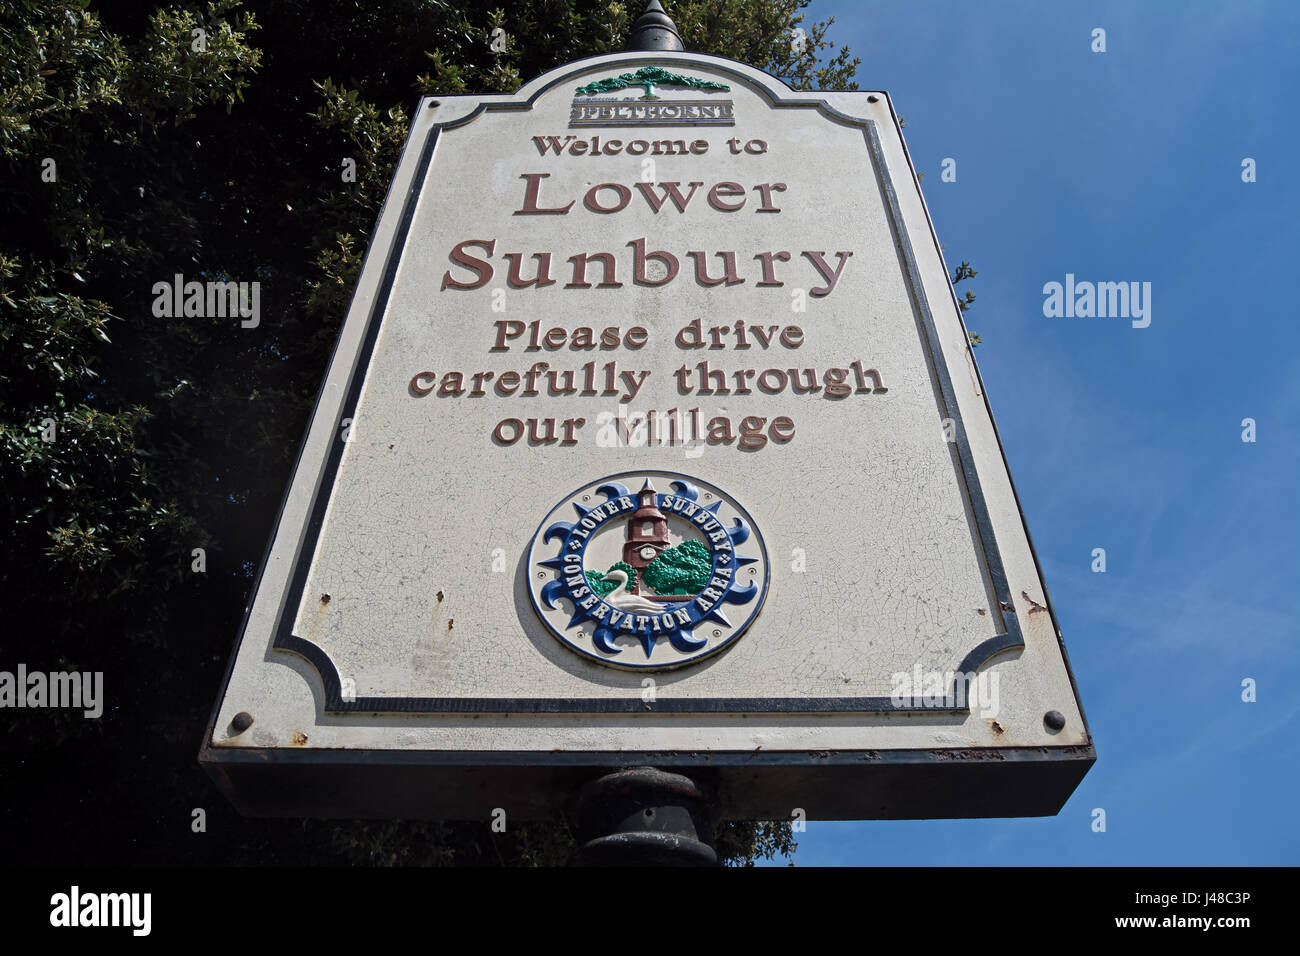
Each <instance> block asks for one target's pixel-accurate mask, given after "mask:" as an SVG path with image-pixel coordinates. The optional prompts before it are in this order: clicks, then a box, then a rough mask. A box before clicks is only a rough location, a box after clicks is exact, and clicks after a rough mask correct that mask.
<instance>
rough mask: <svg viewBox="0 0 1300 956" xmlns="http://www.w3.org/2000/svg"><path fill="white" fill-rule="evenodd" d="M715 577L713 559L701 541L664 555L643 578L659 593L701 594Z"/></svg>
mask: <svg viewBox="0 0 1300 956" xmlns="http://www.w3.org/2000/svg"><path fill="white" fill-rule="evenodd" d="M712 575H713V558H712V556H711V555H710V554H709V549H708V548H706V547H705V546H704V545H703V544H701V543H700V542H699V541H683V542H682V543H681V544H679V545H677V546H676V547H672V548H669V549H668V550H667V551H664V552H661V553H660V554H659V556H658V557H657V558H655V559H654V560H653V561H651V562H650V564H649V565H648V566H647V567H646V569H645V571H643V572H642V575H641V579H642V580H643V581H645V583H646V584H648V585H650V586H651V587H652V588H654V589H655V592H656V593H658V594H698V593H699V592H700V591H702V590H704V586H705V585H706V584H708V583H709V578H710V577H712Z"/></svg>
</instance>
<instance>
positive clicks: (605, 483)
mask: <svg viewBox="0 0 1300 956" xmlns="http://www.w3.org/2000/svg"><path fill="white" fill-rule="evenodd" d="M657 477H662V478H664V479H666V480H668V481H670V482H672V483H673V484H670V486H669V487H674V485H676V484H678V483H684V484H685V489H683V490H682V491H678V492H675V493H672V494H665V493H663V492H657V497H658V498H664V497H679V496H680V497H685V498H688V499H691V500H693V497H692V495H690V494H688V493H686V489H693V490H695V492H696V493H697V494H698V489H696V488H695V485H696V484H699V485H706V486H708V487H709V488H712V489H714V490H716V491H717V492H718V493H719V495H721V496H722V497H720V498H719V499H718V502H717V503H715V505H713V506H711V507H713V508H716V507H717V506H718V505H721V504H723V503H725V504H727V505H728V506H729V507H730V508H731V509H732V510H734V511H735V512H736V513H737V514H738V515H739V517H740V518H741V519H743V520H744V522H746V524H747V526H748V527H747V533H745V534H744V535H743V536H740V537H739V540H737V539H736V538H731V540H732V541H733V545H735V546H736V547H733V553H736V554H737V564H738V565H740V564H742V563H743V564H753V563H756V562H757V561H758V560H759V559H758V558H749V559H745V558H743V557H742V556H740V554H739V551H738V547H739V545H741V544H744V543H746V542H748V541H749V540H751V539H752V540H753V541H754V543H755V545H756V546H757V548H758V551H759V553H760V554H761V556H762V559H761V560H762V564H763V580H762V584H761V586H760V585H758V584H757V583H755V585H754V589H755V590H756V591H757V595H756V596H755V597H754V598H752V599H751V600H753V601H754V606H753V609H752V610H751V611H749V612H748V617H746V618H745V620H744V621H743V622H742V623H740V624H738V625H733V624H731V622H730V621H727V620H726V619H725V617H724V618H722V622H723V623H725V624H727V625H728V626H730V627H732V628H733V630H732V632H731V633H730V634H728V635H727V636H726V637H725V638H723V639H721V640H720V641H719V642H718V644H717V645H716V646H715V647H704V646H701V648H700V650H699V651H698V652H697V653H695V654H694V655H693V656H691V657H688V658H685V659H684V660H675V661H668V662H660V663H655V662H654V661H652V660H645V661H644V662H637V663H633V662H632V660H635V658H633V659H632V660H628V659H614V658H611V657H606V656H603V655H601V654H599V653H596V652H594V651H593V650H590V649H588V648H585V647H582V646H581V645H580V644H578V643H577V642H576V641H574V640H572V639H571V638H569V637H567V636H566V635H565V634H564V633H562V632H561V631H560V630H559V629H557V628H556V627H555V626H554V625H552V624H551V622H550V621H549V620H547V618H546V613H545V610H544V609H543V608H542V606H541V604H540V603H539V601H540V600H543V599H544V598H541V597H539V592H541V591H543V590H544V588H543V587H534V586H533V583H532V578H531V574H532V571H533V569H534V568H536V567H546V568H550V569H552V570H555V571H556V572H557V574H558V575H559V576H558V577H557V578H556V579H555V580H554V581H552V582H548V585H547V586H549V585H551V584H556V583H559V584H561V586H562V585H563V580H564V575H563V573H562V572H561V571H560V566H561V564H562V562H563V556H564V554H565V545H564V542H563V541H562V542H561V544H560V549H559V552H558V553H557V555H556V557H554V558H551V559H548V560H545V561H543V560H538V559H537V558H536V557H535V553H536V551H537V546H538V544H539V542H540V543H543V544H544V543H546V542H549V541H550V540H552V539H553V538H555V537H558V535H552V534H551V530H552V529H553V528H554V527H555V525H556V524H557V523H563V522H557V519H558V518H559V517H560V513H561V511H562V510H563V509H564V508H565V506H566V505H570V504H572V505H573V506H574V507H575V509H576V510H578V511H579V520H581V517H582V516H583V513H582V512H583V508H582V506H581V505H579V504H578V502H577V498H578V496H579V495H580V494H581V493H582V492H583V490H584V489H587V488H591V489H593V490H599V489H601V488H604V487H609V486H613V485H616V484H617V483H618V481H619V479H628V478H633V479H642V478H657ZM628 494H629V495H631V496H633V497H635V495H636V494H637V493H636V491H629V492H628ZM608 500H613V497H609V498H607V501H608ZM595 507H599V505H594V506H593V507H592V509H586V510H593V509H594V508H595ZM702 510H708V509H707V508H704V509H702ZM612 517H613V515H608V516H606V518H604V519H601V522H600V524H603V523H604V522H605V521H606V520H609V518H612ZM679 517H680V516H679ZM600 524H598V525H596V526H595V527H593V528H592V529H591V533H592V534H593V535H594V532H595V531H596V530H597V529H598V528H599V527H600ZM548 525H549V526H550V527H549V528H548ZM723 527H724V528H725V527H726V526H725V524H724V525H723ZM729 537H730V535H729ZM564 540H565V541H567V540H568V535H565V537H564ZM710 551H711V552H712V554H713V556H714V569H715V571H716V569H717V567H718V561H717V550H716V549H714V548H712V547H710ZM578 553H579V554H585V553H586V545H585V544H584V545H583V546H582V548H581V549H580V550H579V551H578ZM526 574H528V575H529V577H528V579H527V588H528V597H529V601H530V603H531V604H532V606H533V611H534V612H535V613H536V615H537V619H538V621H539V622H540V623H541V625H542V627H543V628H545V629H546V630H547V631H549V632H550V633H551V635H552V636H553V637H554V638H555V639H556V640H557V641H558V642H559V643H560V644H561V645H562V646H563V647H564V648H565V649H567V650H569V651H572V652H573V653H575V654H578V655H579V656H581V657H584V658H586V659H588V660H591V661H594V662H596V663H598V664H603V665H605V666H607V667H613V668H617V669H619V670H625V671H666V670H676V669H678V668H682V667H689V666H691V665H693V664H699V663H702V662H703V661H706V660H712V659H714V658H715V657H716V656H717V655H718V654H720V653H721V652H723V651H724V650H726V649H728V648H730V647H732V646H733V645H734V644H735V643H736V641H737V640H739V639H740V638H741V637H742V636H743V635H744V634H745V632H746V631H747V630H748V629H749V627H750V625H751V624H753V623H754V621H755V619H756V618H757V617H758V615H759V613H760V612H761V611H762V609H763V605H764V603H765V602H766V601H767V592H768V589H769V587H770V585H771V581H772V565H771V558H770V556H769V555H768V551H767V541H766V539H765V538H764V537H763V533H762V530H761V529H760V528H759V526H758V523H757V522H756V521H755V520H754V517H753V515H751V514H750V513H749V510H748V509H747V508H745V507H744V506H743V505H742V504H740V502H739V501H738V500H737V499H736V498H735V497H734V496H733V495H731V494H730V493H729V492H727V491H726V490H725V489H724V488H723V487H722V486H721V485H718V484H716V483H714V482H712V481H708V480H707V479H703V478H698V477H695V476H693V475H688V474H684V473H682V472H679V471H667V470H665V469H661V468H646V469H636V468H633V469H629V470H627V471H620V472H614V473H613V474H609V475H606V476H604V477H603V478H597V479H594V480H592V481H588V482H584V483H583V484H581V485H579V486H578V487H577V488H575V489H573V490H572V491H571V492H569V493H568V494H566V495H564V496H563V497H562V498H561V499H560V500H559V501H558V502H557V503H556V504H555V505H554V506H552V507H551V509H550V510H549V511H548V512H547V513H546V515H545V516H544V517H543V518H542V520H541V523H539V524H538V526H537V530H536V531H534V532H533V535H532V538H531V539H530V541H529V545H528V555H527V571H526ZM731 591H732V589H731V588H730V587H729V588H728V589H727V591H726V592H724V594H723V595H722V596H721V597H719V599H718V600H717V601H715V602H714V604H713V605H712V606H711V607H710V609H709V611H708V612H706V613H704V614H702V615H700V617H699V620H698V621H693V622H692V624H702V623H703V622H705V621H708V620H709V619H710V618H716V615H717V614H719V613H720V612H719V611H718V608H719V607H720V606H721V605H722V604H724V603H735V602H727V597H728V596H729V595H730V594H731ZM553 593H554V594H555V597H556V598H557V599H567V600H569V601H571V602H572V600H573V599H572V598H571V597H570V595H569V594H568V592H567V591H565V590H562V589H558V590H557V591H556V592H553ZM600 603H604V602H600ZM744 603H746V604H748V603H749V601H745V602H744ZM606 606H608V605H606ZM557 609H558V608H556V607H555V606H554V605H552V606H551V610H557ZM574 611H575V613H574V614H573V616H572V618H571V619H570V623H569V626H570V627H572V626H576V625H577V624H580V623H582V622H583V621H587V620H591V619H592V618H591V615H589V614H587V613H586V612H584V611H582V610H581V609H579V608H578V606H577V604H576V603H574ZM566 630H567V628H566ZM597 630H598V631H599V630H600V629H599V628H598V629H597ZM624 633H627V632H624ZM594 636H595V635H594V634H593V639H594ZM633 636H635V635H633ZM652 636H653V635H652ZM668 642H670V643H671V640H669V641H668ZM656 643H657V642H656ZM707 643H708V642H707V639H705V640H702V641H701V644H702V645H705V644H707ZM643 646H644V643H643ZM673 646H675V647H676V644H675V643H673ZM678 650H679V651H680V650H681V648H678ZM630 651H631V648H625V649H624V651H623V653H625V654H627V653H629V652H630Z"/></svg>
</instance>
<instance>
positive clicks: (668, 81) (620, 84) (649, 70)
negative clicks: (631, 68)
mask: <svg viewBox="0 0 1300 956" xmlns="http://www.w3.org/2000/svg"><path fill="white" fill-rule="evenodd" d="M656 85H659V86H689V87H691V88H692V89H696V90H721V91H722V92H724V93H727V92H730V90H731V87H729V86H726V85H725V84H722V83H714V82H713V81H712V80H698V79H696V78H695V77H693V76H683V75H682V74H680V73H670V72H668V71H667V70H665V69H664V68H663V67H659V66H643V67H641V69H639V70H637V71H636V72H635V73H622V74H620V75H618V76H611V77H608V78H606V79H603V80H597V81H596V82H594V83H588V84H587V85H586V86H580V87H578V88H577V90H575V91H574V92H576V93H578V94H579V95H582V96H595V95H596V94H597V93H613V92H614V91H615V90H625V89H627V88H628V87H629V86H644V87H645V96H643V97H641V99H643V100H653V99H658V97H656V96H655V94H654V88H655V86H656Z"/></svg>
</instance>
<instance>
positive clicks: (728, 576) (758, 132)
mask: <svg viewBox="0 0 1300 956" xmlns="http://www.w3.org/2000/svg"><path fill="white" fill-rule="evenodd" d="M1094 757H1095V754H1094V752H1093V748H1092V745H1091V739H1090V736H1089V733H1088V730H1087V726H1086V724H1085V721H1084V717H1083V713H1082V710H1081V707H1080V705H1079V702H1078V698H1077V695H1076V692H1075V689H1074V686H1073V680H1072V677H1071V674H1070V671H1069V668H1068V664H1067V661H1066V659H1065V655H1064V649H1063V646H1062V644H1061V640H1060V635H1059V633H1058V630H1057V627H1056V624H1055V619H1054V615H1053V613H1052V611H1051V609H1050V603H1049V601H1048V598H1047V595H1046V591H1045V589H1044V585H1043V582H1042V579H1041V576H1040V573H1039V569H1038V567H1037V564H1036V561H1035V558H1034V555H1033V552H1032V549H1031V546H1030V544H1029V540H1028V535H1027V532H1026V529H1025V526H1024V521H1023V517H1022V515H1021V513H1020V510H1019V507H1018V503H1017V501H1016V497H1015V493H1014V491H1013V489H1012V485H1011V481H1010V476H1009V475H1008V472H1007V468H1006V463H1005V460H1004V458H1003V455H1002V451H1001V446H1000V444H999V441H998V437H997V434H996V432H995V430H994V426H993V422H992V418H991V416H990V413H989V410H988V407H987V405H986V401H985V396H984V394H983V389H982V386H981V383H980V379H979V376H978V374H977V372H976V370H975V367H974V364H973V362H972V359H971V356H970V350H969V345H968V342H967V339H966V332H965V330H964V328H963V326H962V322H961V318H960V313H959V310H958V308H957V305H956V303H955V301H954V298H953V295H952V291H951V287H950V285H949V282H948V278H947V270H946V267H945V265H944V263H943V261H942V258H941V256H940V253H939V251H938V244H937V242H936V240H935V237H934V235H933V233H932V231H931V228H930V224H929V220H928V216H927V213H926V210H925V206H924V203H923V200H922V198H921V194H920V191H919V188H918V185H917V182H916V179H915V176H914V173H913V171H912V169H911V165H910V162H909V159H908V156H907V153H906V151H905V148H904V146H903V142H902V138H901V136H900V134H899V131H898V126H897V123H896V120H895V116H894V114H893V111H892V108H891V106H890V103H889V99H888V97H887V96H886V95H885V94H883V93H857V92H854V93H824V92H818V93H798V92H795V91H792V90H790V89H789V88H788V87H786V86H785V85H783V84H782V83H781V82H779V81H777V80H775V79H773V78H772V77H770V76H768V75H766V74H764V73H761V72H760V71H757V70H754V69H752V68H749V67H746V66H743V65H741V64H738V63H734V62H732V61H729V60H725V59H721V58H716V57H708V56H701V55H696V54H682V53H664V54H645V53H635V54H633V53H625V54H619V55H613V56H607V57H599V58H595V59H590V60H584V61H581V62H578V63H574V64H570V65H568V66H566V67H563V68H561V69H558V70H555V71H553V72H552V73H550V74H547V75H545V76H543V77H540V78H538V79H537V80H534V81H533V82H531V83H529V84H528V85H527V86H525V87H524V88H523V89H521V90H520V91H519V92H518V93H516V94H513V95H509V96H478V97H469V96H462V97H444V98H440V99H431V100H426V101H424V102H422V103H421V105H420V108H419V110H418V112H417V113H416V116H415V119H414V121H413V123H412V126H411V132H410V139H409V141H408V143H407V146H406V150H405V152H404V154H403V156H402V159H401V162H400V164H399V166H398V169H397V172H396V175H395V179H394V182H393V185H392V189H391V192H390V195H389V199H388V202H387V204H386V206H385V208H384V211H383V213H382V215H381V217H380V220H379V223H378V225H377V228H376V232H375V235H374V238H373V241H372V246H371V249H370V253H369V255H368V257H367V259H366V262H365V266H364V268H363V272H362V275H361V278H360V280H359V284H358V288H357V291H356V294H355V297H354V299H353V302H352V305H351V308H350V310H349V313H348V316H347V320H346V322H345V324H344V326H343V329H342V332H341V334H340V339H339V345H338V350H337V352H336V354H335V356H334V359H333V361H332V363H331V366H330V369H329V372H328V377H327V379H326V381H325V384H324V386H323V389H322V392H321V396H320V399H319V402H318V405H317V408H316V411H315V415H314V418H313V421H312V425H311V428H310V431H309V434H308V436H307V439H306V441H305V445H304V448H303V452H302V455H301V458H300V460H299V463H298V465H297V468H296V471H295V474H294V477H293V480H292V485H291V487H290V489H289V491H288V494H287V497H286V499H285V504H284V509H283V513H282V515H281V518H280V521H279V524H278V526H277V528H276V531H275V535H274V539H273V542H272V544H271V547H270V550H269V552H268V556H267V559H266V562H265V566H264V568H263V570H262V574H261V577H260V579H259V581H258V584H257V588H256V592H255V595H254V597H253V601H252V604H251V607H250V609H249V612H248V615H247V620H246V622H245V626H244V630H243V634H242V636H241V638H240V643H239V647H238V651H237V654H236V657H235V659H234V661H233V662H232V666H231V669H230V672H229V674H228V678H227V681H226V686H225V688H224V690H223V693H222V698H221V701H220V703H219V705H218V708H217V711H216V713H215V715H214V719H213V722H212V726H211V728H210V737H209V738H208V739H207V740H206V741H205V744H204V749H203V753H202V759H203V761H204V762H205V764H206V765H207V766H208V767H209V769H210V771H211V772H212V773H214V775H216V776H217V777H218V779H219V780H221V781H222V782H223V784H224V785H225V787H226V789H227V790H228V792H229V793H230V795H231V797H232V799H234V800H235V801H236V803H237V804H239V805H240V806H242V807H244V808H245V809H247V810H249V811H250V812H260V813H307V812H312V813H337V814H350V815H385V814H401V815H422V816H457V815H460V816H473V817H477V816H481V815H485V814H486V813H488V812H490V808H491V807H495V806H502V805H503V801H506V800H508V799H511V798H513V799H515V800H516V802H517V804H518V806H517V812H519V813H522V814H523V815H525V816H527V815H544V814H546V813H549V812H552V811H553V810H554V809H555V808H556V807H558V806H560V805H561V804H562V803H563V801H564V799H565V798H566V796H567V793H568V790H569V789H570V788H571V787H573V786H575V785H576V784H577V783H579V782H581V780H583V779H586V778H588V777H590V776H591V775H592V773H593V772H595V771H598V770H600V769H607V768H612V767H618V766H630V765H638V764H652V765H654V766H658V767H661V768H662V769H671V770H678V771H680V772H684V773H689V774H692V775H694V776H696V777H699V778H702V779H704V780H705V781H706V783H709V784H711V785H712V786H714V787H715V788H717V790H718V791H719V793H720V794H721V795H722V798H723V799H722V803H723V812H724V815H731V816H738V817H740V816H754V815H768V816H778V817H786V818H788V816H789V814H790V812H791V808H792V807H800V808H804V809H805V811H806V813H807V814H809V815H810V816H813V817H817V816H823V817H874V816H881V817H888V816H939V815H945V816H958V815H1010V814H1015V813H1051V812H1055V810H1056V809H1059V807H1060V805H1061V803H1062V802H1063V801H1064V800H1065V798H1066V797H1068V795H1069V793H1070V792H1071V790H1072V789H1073V787H1074V786H1075V785H1076V784H1077V782H1078V780H1079V779H1080V778H1081V777H1082V775H1083V773H1084V772H1086V770H1087V768H1088V766H1089V765H1090V764H1091V762H1092V760H1093V759H1094ZM954 784H956V786H954ZM485 807H486V808H488V809H484V808H485Z"/></svg>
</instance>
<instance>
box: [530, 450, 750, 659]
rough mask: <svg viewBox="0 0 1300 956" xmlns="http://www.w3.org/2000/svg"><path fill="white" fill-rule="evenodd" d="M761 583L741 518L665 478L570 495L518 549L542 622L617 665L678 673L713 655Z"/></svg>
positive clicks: (705, 494)
mask: <svg viewBox="0 0 1300 956" xmlns="http://www.w3.org/2000/svg"><path fill="white" fill-rule="evenodd" d="M767 582H768V561H767V548H766V547H765V546H764V544H763V536H762V535H761V534H760V533H759V532H758V529H757V528H756V527H755V526H754V521H753V519H752V518H750V516H749V513H748V512H746V511H745V509H744V508H742V507H741V506H740V505H739V504H738V503H737V502H736V501H734V500H733V499H732V498H731V497H730V496H728V495H726V494H724V493H723V492H722V491H721V490H720V489H718V488H717V487H715V486H713V485H711V484H709V483H708V482H706V481H700V480H699V479H697V478H690V477H687V476H686V475H678V474H673V473H671V472H663V471H646V472H641V471H637V472H627V473H624V474H620V475H613V476H611V477H609V478H602V479H601V480H600V481H597V482H594V483H592V484H590V485H588V486H586V487H583V488H580V489H578V490H577V491H575V492H574V493H573V494H571V495H569V496H568V497H567V498H565V499H564V500H563V501H561V502H560V503H559V504H557V505H556V506H555V507H554V508H553V509H551V512H550V514H548V515H547V516H546V518H545V519H543V521H542V523H541V526H540V527H539V528H538V529H537V533H536V534H535V535H534V536H533V541H532V544H531V546H530V547H529V550H528V584H529V587H528V592H529V594H530V595H531V597H532V601H533V607H534V608H535V609H536V610H537V615H538V617H540V618H541V620H542V623H543V624H545V625H546V627H547V628H548V629H549V630H550V631H551V633H553V634H554V635H555V636H556V637H557V638H559V639H560V641H561V642H562V643H563V644H565V645H566V646H567V647H569V648H570V649H572V650H574V651H577V652H578V653H580V654H583V655H585V656H587V657H592V658H595V659H596V660H598V661H600V662H601V663H604V664H611V665H614V666H615V667H628V668H634V669H639V670H647V669H650V670H656V669H662V668H668V667H680V666H682V665H683V664H691V663H694V662H696V661H698V660H700V659H702V658H704V657H708V656H710V655H712V654H716V653H717V652H718V651H720V650H722V649H723V648H724V647H727V646H729V645H730V644H732V643H733V642H734V641H735V640H736V639H737V638H738V637H740V635H741V634H742V633H744V631H745V628H747V627H748V626H749V625H750V623H751V622H752V621H753V620H754V618H755V617H756V616H757V615H758V611H759V609H760V608H761V607H762V606H763V599H764V598H765V597H766V596H767Z"/></svg>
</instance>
